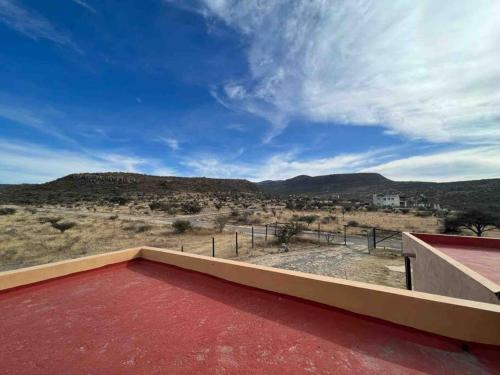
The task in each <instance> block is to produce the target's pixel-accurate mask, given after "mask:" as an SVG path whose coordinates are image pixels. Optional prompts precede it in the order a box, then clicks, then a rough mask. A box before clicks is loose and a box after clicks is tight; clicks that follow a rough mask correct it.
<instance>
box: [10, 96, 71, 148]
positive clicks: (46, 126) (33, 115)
mask: <svg viewBox="0 0 500 375" xmlns="http://www.w3.org/2000/svg"><path fill="white" fill-rule="evenodd" d="M0 98H2V100H3V99H6V98H7V97H6V96H1V95H0ZM6 103H8V104H1V103H0V120H1V119H5V120H9V121H12V122H14V123H16V124H20V125H23V126H28V127H30V128H33V129H36V130H38V131H40V132H42V133H45V134H48V135H50V136H52V137H55V138H58V139H61V140H63V141H66V142H70V143H75V141H74V140H73V139H72V138H71V137H69V136H67V135H66V134H65V133H64V132H63V131H61V130H60V129H59V128H58V127H56V126H54V125H53V124H51V120H50V119H51V118H55V117H61V116H63V113H62V112H60V111H57V110H54V109H51V108H50V109H39V110H38V111H34V110H32V109H31V108H28V107H26V106H20V105H19V104H17V103H15V101H12V100H10V99H7V100H6Z"/></svg>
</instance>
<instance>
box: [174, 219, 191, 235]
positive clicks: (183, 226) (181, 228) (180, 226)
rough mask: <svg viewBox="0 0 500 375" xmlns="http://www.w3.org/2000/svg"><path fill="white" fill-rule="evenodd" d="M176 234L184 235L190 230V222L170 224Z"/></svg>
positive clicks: (181, 221)
mask: <svg viewBox="0 0 500 375" xmlns="http://www.w3.org/2000/svg"><path fill="white" fill-rule="evenodd" d="M172 227H173V228H174V230H175V232H176V233H184V232H186V231H188V230H190V229H191V228H192V226H191V222H190V221H188V220H176V221H174V223H173V224H172Z"/></svg>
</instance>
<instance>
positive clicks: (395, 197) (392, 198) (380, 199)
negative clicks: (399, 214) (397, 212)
mask: <svg viewBox="0 0 500 375" xmlns="http://www.w3.org/2000/svg"><path fill="white" fill-rule="evenodd" d="M373 204H374V205H375V206H379V207H386V206H389V207H400V206H401V199H400V197H399V194H373Z"/></svg>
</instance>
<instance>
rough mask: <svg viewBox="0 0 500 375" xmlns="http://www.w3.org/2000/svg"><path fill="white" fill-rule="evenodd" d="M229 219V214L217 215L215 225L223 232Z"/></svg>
mask: <svg viewBox="0 0 500 375" xmlns="http://www.w3.org/2000/svg"><path fill="white" fill-rule="evenodd" d="M227 220H228V218H227V216H217V217H216V218H215V226H216V228H217V229H218V230H219V232H222V231H223V230H224V227H225V226H226V223H227Z"/></svg>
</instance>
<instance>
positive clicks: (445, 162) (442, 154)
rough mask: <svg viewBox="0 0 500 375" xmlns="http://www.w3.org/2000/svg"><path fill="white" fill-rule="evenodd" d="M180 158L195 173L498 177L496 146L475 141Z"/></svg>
mask: <svg viewBox="0 0 500 375" xmlns="http://www.w3.org/2000/svg"><path fill="white" fill-rule="evenodd" d="M183 164H184V165H185V166H187V167H189V168H190V170H191V171H192V174H193V175H202V176H206V177H227V178H246V179H249V180H252V181H263V180H276V179H287V178H291V177H295V176H297V175H309V176H319V175H325V174H332V173H355V172H378V173H381V174H383V175H384V176H386V177H389V178H392V179H395V180H400V181H405V180H418V181H463V180H474V179H482V178H500V148H498V147H491V146H479V147H470V148H466V149H458V150H442V151H439V152H432V153H423V154H420V155H417V156H412V157H404V158H401V157H398V156H397V154H395V153H394V149H388V148H384V149H378V150H372V151H368V152H362V153H344V154H339V155H336V156H332V157H326V158H316V159H311V158H310V159H303V158H301V155H299V154H297V153H295V152H291V153H279V154H275V155H272V156H270V157H268V158H267V159H265V160H262V161H261V162H259V163H252V164H250V163H238V162H233V161H230V160H229V161H228V160H225V159H221V158H217V157H216V156H211V157H210V156H204V157H192V158H189V159H186V160H185V161H184V162H183Z"/></svg>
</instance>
